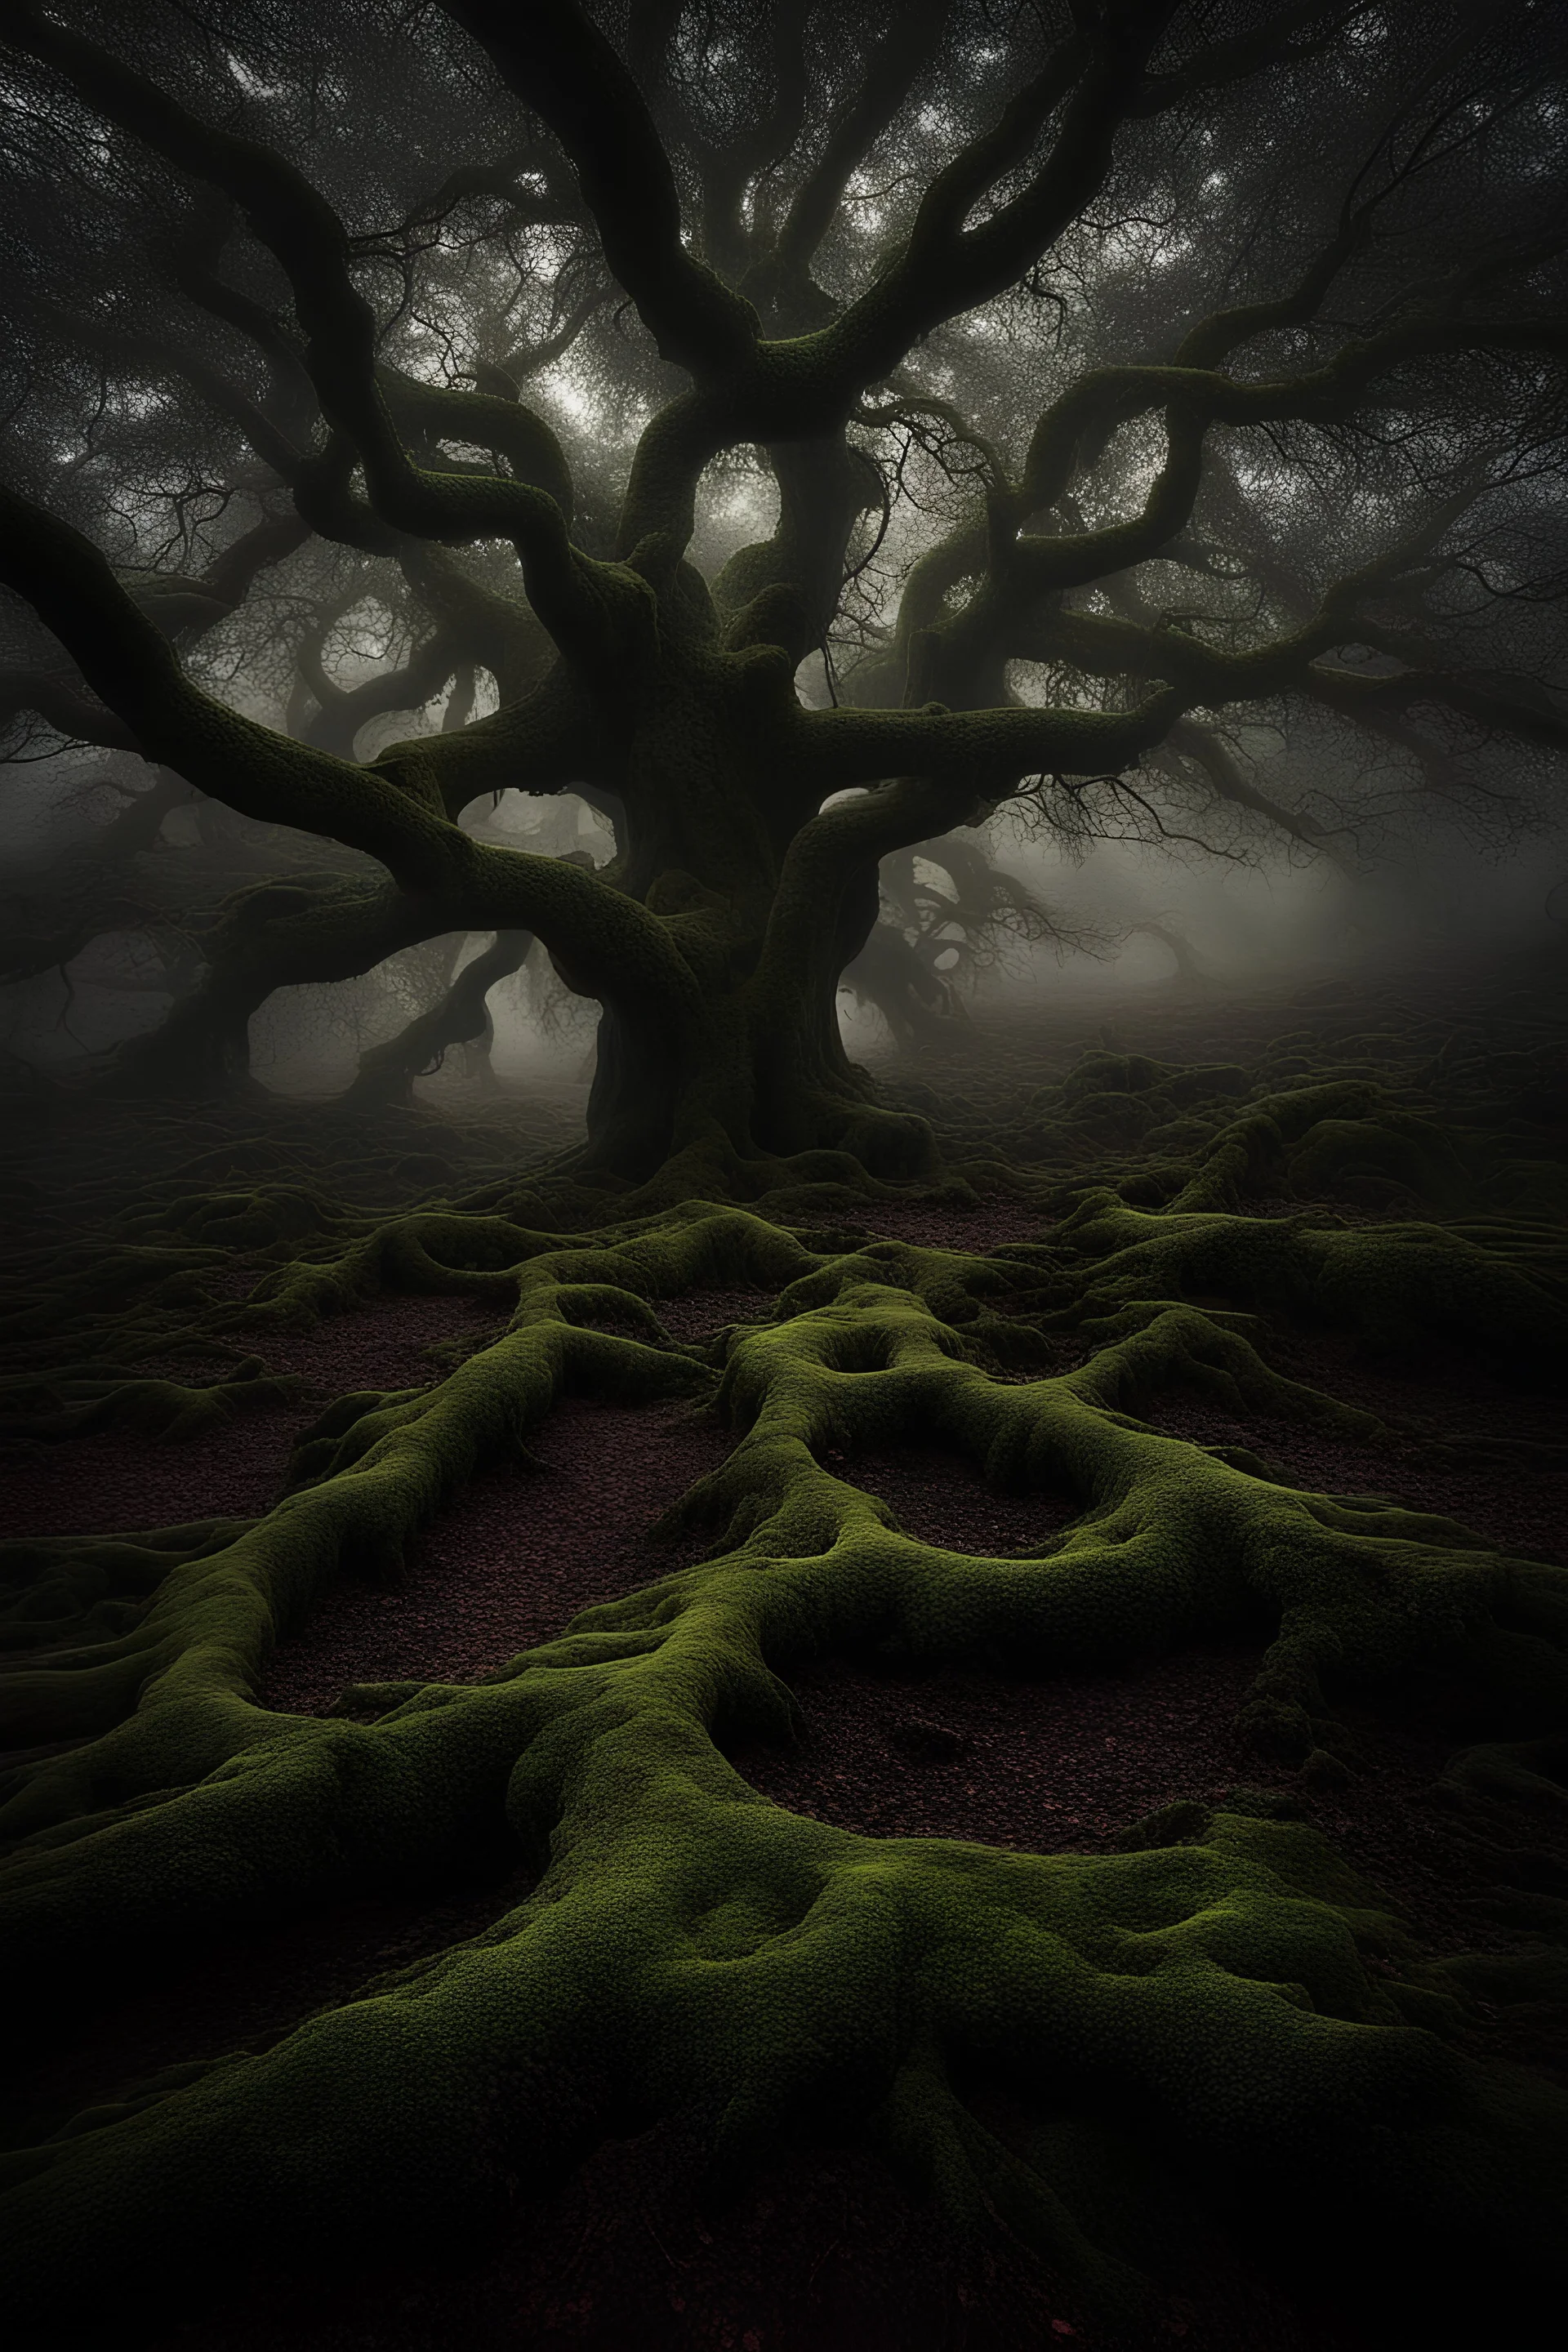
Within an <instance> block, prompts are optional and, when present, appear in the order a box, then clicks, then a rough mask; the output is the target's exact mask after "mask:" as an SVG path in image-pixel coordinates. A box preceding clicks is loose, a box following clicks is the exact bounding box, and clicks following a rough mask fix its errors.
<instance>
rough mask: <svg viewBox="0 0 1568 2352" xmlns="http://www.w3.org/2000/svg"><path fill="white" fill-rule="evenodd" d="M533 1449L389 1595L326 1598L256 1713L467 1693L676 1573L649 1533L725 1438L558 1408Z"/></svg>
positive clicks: (277, 1667) (573, 1403) (440, 1533)
mask: <svg viewBox="0 0 1568 2352" xmlns="http://www.w3.org/2000/svg"><path fill="white" fill-rule="evenodd" d="M528 1450H529V1454H530V1455H531V1457H532V1459H531V1462H530V1463H528V1464H507V1465H501V1466H500V1467H498V1468H496V1469H493V1470H488V1471H485V1472H484V1473H482V1474H481V1475H480V1476H479V1477H478V1478H476V1479H475V1480H474V1481H473V1483H472V1485H471V1486H468V1488H467V1489H466V1491H465V1492H464V1493H463V1494H462V1495H460V1496H458V1499H457V1501H456V1502H455V1503H454V1504H453V1505H452V1506H451V1507H450V1508H449V1509H448V1510H447V1511H444V1512H443V1513H442V1515H441V1517H439V1518H438V1519H437V1522H436V1524H435V1526H434V1527H432V1528H430V1529H429V1530H428V1532H427V1534H426V1537H425V1539H424V1542H423V1544H422V1545H421V1547H420V1550H419V1553H418V1555H417V1557H416V1559H414V1560H413V1561H412V1562H411V1563H410V1565H409V1567H408V1570H407V1573H406V1576H405V1580H404V1582H403V1583H402V1584H401V1585H400V1587H399V1588H398V1590H397V1591H392V1592H388V1591H374V1590H371V1589H367V1588H365V1587H364V1586H363V1585H362V1586H351V1587H347V1588H345V1589H344V1590H343V1591H340V1592H336V1593H334V1594H333V1595H332V1596H331V1599H330V1600H329V1601H326V1602H325V1603H324V1605H323V1606H322V1607H321V1608H320V1609H319V1610H318V1611H317V1612H316V1614H315V1616H314V1617H313V1618H312V1620H311V1622H310V1625H309V1626H308V1627H307V1628H306V1630H305V1631H304V1633H301V1634H300V1635H299V1636H298V1637H297V1638H296V1639H295V1640H293V1641H290V1642H286V1643H283V1644H282V1645H281V1647H280V1648H279V1651H278V1652H277V1654H276V1655H275V1656H274V1658H273V1660H272V1664H271V1667H270V1670H269V1672H268V1675H267V1679H266V1681H265V1682H264V1684H263V1685H262V1688H261V1692H260V1698H261V1703H262V1705H263V1706H269V1707H274V1708H276V1709H278V1710H279V1712H280V1713H283V1714H296V1715H321V1714H324V1713H325V1712H326V1710H327V1708H329V1707H330V1706H331V1704H332V1702H333V1700H334V1699H335V1698H336V1697H337V1696H338V1694H339V1692H340V1691H341V1690H342V1687H343V1685H344V1684H345V1683H349V1682H407V1681H416V1680H417V1681H430V1682H471V1681H476V1680H478V1679H479V1676H480V1675H486V1674H489V1673H491V1672H493V1671H494V1669H495V1668H496V1667H498V1666H502V1665H504V1664H506V1662H507V1660H508V1659H509V1658H510V1657H514V1656H515V1655H516V1654H517V1653H518V1652H519V1651H520V1650H526V1649H531V1647H532V1646H533V1644H534V1643H538V1642H544V1641H548V1640H549V1639H550V1638H551V1637H552V1635H553V1634H556V1633H561V1632H562V1631H563V1629H564V1627H565V1626H566V1625H567V1624H568V1623H569V1622H570V1621H571V1620H572V1618H574V1616H575V1615H576V1614H577V1612H578V1611H579V1610H580V1609H587V1608H589V1607H591V1606H592V1605H593V1603H594V1602H595V1601H615V1600H618V1599H619V1597H620V1596H621V1594H622V1593H624V1592H628V1591H636V1590H637V1586H638V1585H641V1584H649V1583H651V1582H652V1581H653V1580H654V1579H655V1578H656V1577H658V1576H661V1575H663V1574H665V1573H667V1572H668V1569H669V1568H670V1567H671V1565H672V1564H674V1562H673V1556H672V1555H671V1554H669V1553H668V1552H661V1551H658V1550H656V1549H653V1548H652V1547H651V1546H650V1545H649V1544H648V1543H647V1540H646V1534H647V1529H648V1528H650V1527H651V1526H652V1525H653V1523H654V1521H655V1520H656V1519H657V1518H658V1517H659V1515H660V1513H661V1512H663V1511H666V1510H668V1508H669V1507H670V1505H671V1504H672V1503H675V1502H677V1501H679V1497H680V1496H682V1495H683V1494H684V1493H685V1492H686V1489H687V1488H688V1487H689V1486H693V1485H695V1483H696V1481H697V1480H698V1479H699V1478H700V1477H701V1476H702V1475H704V1474H705V1473H706V1472H707V1471H709V1470H712V1469H716V1468H717V1466H718V1465H719V1464H720V1463H721V1461H722V1460H723V1458H724V1455H725V1454H726V1453H727V1452H728V1450H729V1441H728V1440H727V1438H726V1437H725V1435H724V1433H723V1432H722V1431H721V1430H720V1429H719V1428H718V1427H717V1426H716V1425H715V1424H714V1423H712V1422H711V1421H707V1420H704V1419H702V1418H701V1417H700V1415H699V1414H697V1413H696V1412H693V1410H692V1408H691V1407H690V1406H689V1405H685V1404H654V1405H609V1404H592V1403H589V1402H586V1401H585V1400H584V1399H582V1398H576V1397H568V1398H565V1399H563V1402H561V1403H560V1404H558V1405H557V1406H556V1408H555V1410H554V1412H552V1414H551V1415H550V1417H549V1419H548V1420H547V1421H545V1422H543V1423H541V1424H540V1425H539V1426H538V1427H537V1428H536V1429H533V1430H531V1432H530V1433H529V1437H528Z"/></svg>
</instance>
